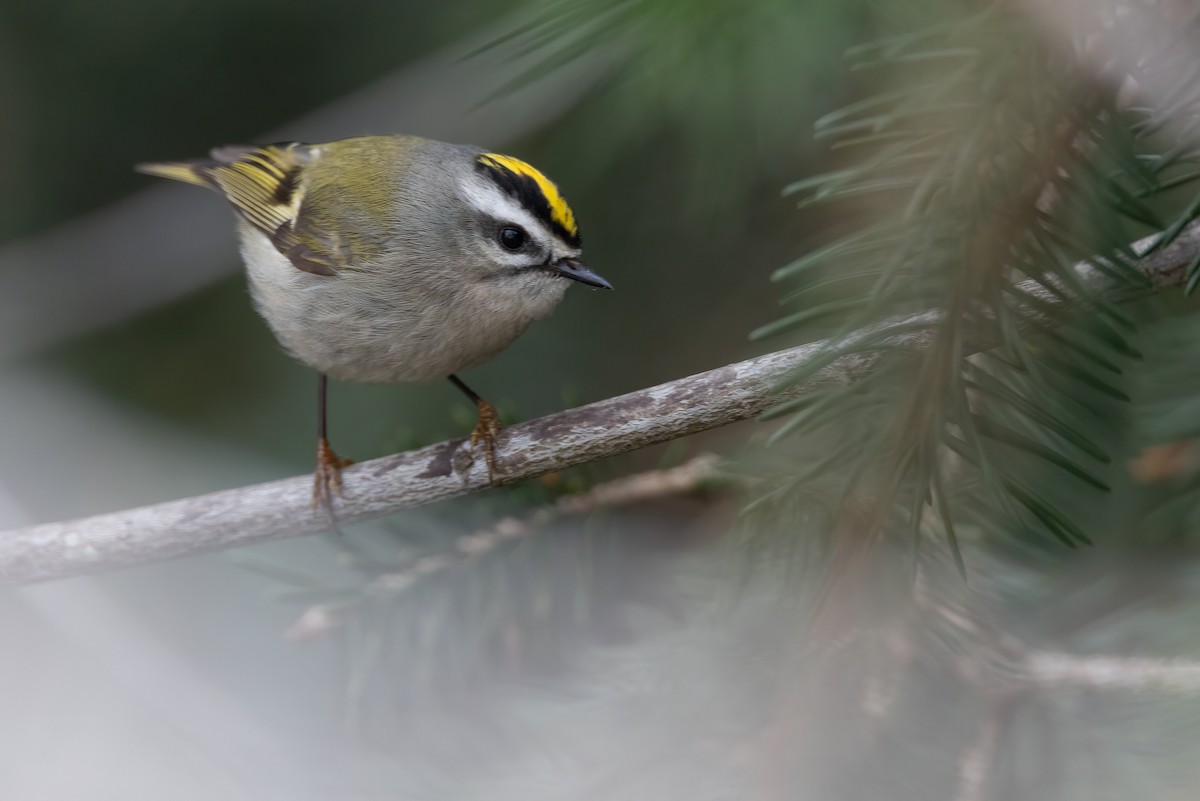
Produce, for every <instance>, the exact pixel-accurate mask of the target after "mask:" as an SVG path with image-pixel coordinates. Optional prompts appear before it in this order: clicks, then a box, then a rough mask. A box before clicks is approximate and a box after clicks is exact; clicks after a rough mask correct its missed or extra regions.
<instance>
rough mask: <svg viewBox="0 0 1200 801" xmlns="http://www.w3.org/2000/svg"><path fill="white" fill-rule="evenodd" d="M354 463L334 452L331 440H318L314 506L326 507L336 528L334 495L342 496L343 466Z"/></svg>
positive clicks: (314, 478) (331, 522)
mask: <svg viewBox="0 0 1200 801" xmlns="http://www.w3.org/2000/svg"><path fill="white" fill-rule="evenodd" d="M352 464H354V462H353V461H352V460H350V459H343V458H342V457H340V456H338V455H337V454H336V453H334V452H333V448H331V447H329V442H327V441H326V440H324V439H319V440H317V469H316V472H315V473H314V475H313V491H312V506H313V508H314V509H315V508H317V506H318V505H320V506H322V507H324V509H325V514H326V515H328V517H329V523H330V525H332V526H333V528H334V529H335V530H336V529H337V527H338V525H337V519H336V518H335V517H334V516H333V496H334V495H335V494H336V495H338V496H339V497H341V496H342V468H343V467H349V466H350V465H352Z"/></svg>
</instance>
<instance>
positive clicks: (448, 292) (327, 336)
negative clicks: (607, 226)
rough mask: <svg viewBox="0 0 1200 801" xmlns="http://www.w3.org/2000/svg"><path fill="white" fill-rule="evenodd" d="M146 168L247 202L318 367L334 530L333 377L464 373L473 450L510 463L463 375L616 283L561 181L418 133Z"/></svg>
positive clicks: (293, 347)
mask: <svg viewBox="0 0 1200 801" xmlns="http://www.w3.org/2000/svg"><path fill="white" fill-rule="evenodd" d="M209 155H210V157H209V158H207V159H194V160H187V161H167V162H147V163H143V164H138V165H136V167H135V169H136V170H137V171H138V172H141V173H144V174H147V175H151V176H156V177H159V178H166V179H170V180H174V181H181V182H183V183H186V184H192V185H196V186H201V187H206V188H208V189H213V190H216V191H217V192H218V193H219V194H221V195H222V196H223V197H224V198H225V200H227V201H228V202H229V204H230V205H231V206H232V207H233V211H234V212H235V216H236V218H237V229H238V239H239V243H240V251H241V255H242V260H243V261H244V263H245V266H246V272H247V276H248V282H249V286H250V293H251V297H252V300H253V303H254V305H255V307H256V309H257V311H258V312H259V314H261V316H262V317H263V318H264V320H265V321H266V323H267V325H268V327H269V328H270V329H271V331H272V332H273V333H274V335H275V337H276V339H277V340H278V342H279V344H280V345H281V346H282V347H283V349H284V350H285V351H287V352H288V353H289V354H290V355H291V356H292V357H294V358H295V359H296V360H298V361H299V362H301V363H302V364H304V365H306V366H308V367H310V368H312V369H313V370H315V371H316V373H317V455H316V469H315V471H314V476H313V491H312V504H313V506H314V508H315V507H317V506H318V505H320V506H322V507H323V508H324V509H325V511H326V513H327V515H328V517H329V520H330V523H331V524H332V526H333V527H334V528H336V527H337V524H336V519H335V516H334V496H335V495H337V496H343V492H342V475H341V471H342V469H343V468H344V467H346V466H347V465H349V464H351V463H352V462H351V461H350V460H349V459H344V458H342V457H341V456H339V455H338V454H337V453H336V452H335V451H334V450H333V448H332V447H331V446H330V444H329V437H328V428H327V421H326V400H327V394H328V382H329V379H330V378H333V379H336V380H343V381H358V382H366V383H393V382H422V381H430V380H434V379H449V381H450V382H451V383H452V384H453V385H454V386H455V387H457V388H458V389H459V390H460V391H462V392H463V394H465V395H466V396H467V398H468V399H469V400H470V401H471V402H472V403H473V404H475V406H476V408H477V410H478V422H477V424H476V426H475V429H474V430H473V431H472V432H471V438H470V442H471V448H472V451H473V452H475V451H476V449H477V448H479V447H480V446H482V447H483V451H484V456H485V458H486V462H487V468H488V476H489V481H492V482H494V481H495V473H496V470H497V455H496V440H497V436H498V435H499V433H500V419H499V416H498V414H497V413H496V409H495V407H494V406H492V404H490V403H488V402H487V401H486V400H484V399H483V397H481V396H480V395H479V394H478V393H476V392H475V391H474V390H473V389H471V387H469V386H468V385H467V384H466V383H465V382H464V381H463V380H462V379H461V378H459V377H458V373H460V372H462V371H464V370H467V369H469V368H472V367H475V366H477V365H480V364H482V363H484V362H486V361H488V360H489V359H491V358H493V357H494V356H496V355H497V354H499V353H500V352H501V351H503V350H504V349H505V348H507V347H508V346H509V345H510V344H512V342H513V341H514V340H516V338H517V337H519V336H520V335H521V334H522V333H523V332H524V331H525V329H526V328H527V327H528V326H529V325H530V324H531V323H533V322H534V321H535V320H539V319H542V318H544V317H546V316H548V315H549V314H550V313H551V312H552V311H553V310H554V308H555V307H556V306H557V305H558V304H559V302H560V301H561V300H562V299H563V296H564V294H565V293H566V289H567V287H568V286H569V285H571V284H572V283H579V284H583V285H586V286H589V287H594V288H604V289H612V284H610V283H609V282H608V281H607V280H605V279H604V278H602V277H600V276H599V275H598V274H596V273H595V272H593V271H592V270H590V269H588V268H587V267H586V266H584V264H583V263H582V262H581V261H580V256H581V254H582V239H581V237H580V232H579V225H578V223H577V222H576V219H575V214H574V212H573V211H572V210H571V207H570V206H569V205H568V204H567V201H566V198H565V197H564V196H563V195H562V193H561V192H560V191H559V189H558V187H557V185H556V184H554V183H553V182H552V181H551V180H550V179H548V178H547V177H546V176H545V175H544V174H543V173H542V172H541V171H539V170H538V169H537V168H535V167H533V166H532V165H530V164H528V163H527V162H525V161H522V160H520V159H518V158H515V157H513V156H508V155H504V154H501V153H496V152H492V151H489V150H487V149H485V148H481V147H477V146H474V145H460V144H450V143H447V142H441V141H437V140H434V139H427V138H423V137H418V136H409V135H402V134H397V135H389V136H360V137H353V138H347V139H340V140H336V141H332V142H326V143H323V144H305V143H301V142H281V143H276V144H268V145H228V146H225V147H219V148H214V149H213V150H212V151H210V154H209Z"/></svg>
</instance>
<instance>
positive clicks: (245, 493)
mask: <svg viewBox="0 0 1200 801" xmlns="http://www.w3.org/2000/svg"><path fill="white" fill-rule="evenodd" d="M1154 239H1155V237H1148V238H1146V239H1143V240H1141V241H1140V242H1137V243H1135V245H1134V248H1135V251H1136V252H1137V253H1139V254H1142V253H1146V251H1147V250H1148V249H1149V248H1150V246H1151V245H1152V243H1153V241H1154ZM1197 253H1200V224H1193V225H1192V226H1189V228H1188V229H1187V230H1185V231H1184V232H1183V233H1182V234H1181V235H1180V236H1179V238H1178V239H1177V240H1176V241H1175V242H1174V243H1173V244H1172V245H1171V246H1169V247H1167V248H1163V249H1161V250H1158V251H1155V252H1154V253H1152V254H1150V255H1148V256H1146V257H1144V258H1142V259H1140V260H1139V261H1138V263H1137V265H1136V266H1137V268H1138V269H1139V270H1141V271H1142V272H1143V274H1145V275H1146V276H1147V277H1148V278H1149V280H1150V283H1151V285H1152V286H1154V287H1155V288H1161V287H1166V286H1178V285H1180V284H1182V283H1183V280H1184V276H1185V273H1186V270H1187V265H1188V263H1189V262H1190V261H1191V260H1192V258H1193V257H1194V256H1195V255H1196V254H1197ZM1078 270H1079V273H1080V276H1081V278H1082V279H1083V280H1085V281H1088V282H1090V283H1093V284H1096V283H1101V282H1104V281H1105V280H1107V279H1105V277H1104V276H1103V274H1101V273H1099V272H1098V271H1097V270H1095V269H1094V268H1092V267H1090V266H1089V265H1086V264H1085V265H1080V266H1079V268H1078ZM913 319H914V320H921V319H930V320H932V319H935V318H934V317H931V316H929V315H928V314H927V315H919V316H917V317H915V318H913ZM895 322H896V321H888V323H885V325H893V324H895ZM870 333H871V332H870V331H863V332H860V336H866V335H869V334H870ZM855 338H856V337H851V340H853V339H855ZM922 340H923V333H920V332H919V333H916V334H912V335H909V336H906V337H904V338H903V341H902V342H895V343H893V344H920V343H921V342H922ZM835 344H837V343H831V342H828V341H822V342H814V343H810V344H807V345H801V346H799V347H796V348H791V349H789V350H784V351H779V352H777V353H770V354H767V355H765V356H759V357H758V358H755V359H749V360H747V361H744V362H738V363H736V364H730V365H726V366H725V367H720V368H718V369H716V370H709V371H708V372H704V373H699V374H697V375H693V376H689V377H687V378H681V379H679V380H677V381H671V382H669V383H666V384H660V385H659V386H656V387H650V388H648V389H642V390H639V391H637V392H631V393H629V394H628V395H622V396H620V397H616V398H610V399H608V400H603V401H599V402H598V403H592V404H589V405H587V406H582V407H579V408H577V409H570V410H568V411H564V412H559V413H558V414H553V415H550V416H549V417H543V418H541V419H538V420H532V421H530V422H528V423H523V424H520V425H516V426H512V427H510V428H508V429H506V430H505V431H504V432H503V433H502V435H501V437H500V439H499V443H498V444H499V449H498V452H499V465H498V471H497V476H496V483H497V484H511V483H514V482H517V481H521V480H523V479H526V478H531V477H534V476H538V475H541V474H543V473H548V472H550V471H553V470H561V469H564V468H567V467H572V466H574V465H579V464H583V463H585V462H591V461H595V460H597V459H603V458H606V457H609V456H616V455H618V454H622V453H627V452H629V451H632V450H636V449H638V448H643V447H645V446H647V445H653V444H656V443H659V442H665V441H668V440H673V439H678V438H680V437H685V436H687V435H688V434H695V433H697V432H700V431H706V430H708V429H711V428H716V427H718V426H723V425H727V424H729V423H733V422H737V421H739V420H746V419H748V418H750V417H754V416H756V415H758V414H760V413H761V412H763V411H765V410H766V409H767V408H769V407H771V406H773V405H775V404H776V403H778V402H779V401H780V400H782V399H783V398H785V397H792V396H795V395H800V394H806V393H810V392H813V391H816V390H819V389H821V388H823V387H827V386H831V385H844V384H846V383H852V382H854V381H856V380H857V379H858V378H860V377H861V376H863V375H865V374H866V373H868V372H869V371H870V370H871V369H872V367H873V366H874V363H875V357H874V356H872V355H870V354H849V355H846V356H843V357H841V358H839V359H838V360H836V361H835V362H833V363H831V364H829V365H828V366H827V367H825V368H824V369H823V370H821V371H820V372H818V373H816V374H815V375H814V376H812V377H811V378H810V379H808V380H807V381H805V382H803V383H800V384H793V385H792V386H790V387H789V388H788V390H787V394H786V395H784V394H781V393H779V392H778V391H777V387H778V385H779V384H780V382H781V381H782V380H783V379H784V378H786V377H787V376H788V375H789V374H790V373H793V372H794V371H796V370H797V369H799V368H802V367H803V366H804V365H805V364H808V363H810V362H811V361H812V360H813V359H815V358H816V357H817V356H818V355H820V354H822V353H823V352H825V351H826V349H827V348H829V347H831V346H833V345H835ZM489 486H490V483H489V480H488V471H487V467H486V465H485V464H484V463H483V461H482V460H476V459H474V458H473V454H472V452H471V449H470V446H469V444H468V443H467V442H466V441H465V440H463V439H455V440H450V441H447V442H442V443H439V444H437V445H430V446H428V447H425V448H420V449H417V450H413V451H408V452H406V453H399V454H395V455H392V456H385V457H383V458H380V459H373V460H371V461H369V462H363V463H362V464H359V465H355V466H353V467H351V468H348V469H347V470H346V471H345V473H344V487H345V498H344V499H342V500H339V501H338V502H337V513H338V517H339V520H340V521H343V522H347V523H350V522H355V521H361V520H371V519H374V518H379V517H383V516H384V515H388V514H392V513H394V512H398V511H400V510H402V509H409V508H412V507H415V506H421V505H423V504H428V503H433V502H435V501H441V500H447V499H449V498H457V497H460V496H463V495H467V494H469V493H472V492H476V491H478V490H481V489H485V488H487V487H489ZM311 489H312V478H311V477H310V476H298V477H295V478H289V479H284V480H281V481H272V482H268V483H266V484H257V485H254V486H249V487H241V488H238V489H232V490H226V491H223V492H215V493H211V494H209V495H201V496H197V497H194V498H186V499H183V500H178V501H170V502H168V503H161V504H155V505H153V506H145V507H141V508H139V509H130V510H127V511H122V512H114V513H111V514H105V515H98V516H95V517H89V518H84V519H80V520H74V521H67V522H61V523H47V524H43V525H38V526H32V527H29V528H22V529H16V530H12V531H7V532H0V583H5V584H18V583H24V582H30V581H41V580H46V579H53V578H62V577H66V576H73V575H79V574H83V573H91V572H96V571H100V570H107V569H112V568H116V567H122V566H127V565H135V564H142V563H145V562H154V561H160V560H164V559H170V558H174V557H178V556H185V555H190V554H198V553H204V552H210V551H217V550H221V549H224V548H230V547H233V546H237V545H247V544H250V543H256V542H265V541H268V540H275V539H283V538H285V537H299V536H304V535H307V534H315V533H317V532H319V531H323V530H325V529H326V528H327V527H328V526H327V521H326V519H325V517H324V515H323V514H322V513H321V512H320V511H318V510H314V509H313V508H312V506H311V505H310V493H311Z"/></svg>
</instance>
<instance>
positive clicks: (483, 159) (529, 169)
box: [479, 153, 579, 240]
mask: <svg viewBox="0 0 1200 801" xmlns="http://www.w3.org/2000/svg"><path fill="white" fill-rule="evenodd" d="M479 163H480V164H482V165H484V166H485V167H490V168H492V169H493V170H498V171H504V172H508V173H510V174H512V175H514V176H516V177H519V178H523V179H526V180H527V181H529V182H532V183H533V185H534V186H535V187H536V188H537V192H538V194H539V195H540V196H541V198H542V199H543V200H544V201H545V204H546V209H545V210H546V211H547V212H549V216H550V221H551V222H552V223H554V224H555V225H556V226H557V227H559V228H561V229H562V231H563V232H564V233H565V234H566V235H567V238H568V239H571V240H578V238H579V226H578V225H577V224H576V223H575V213H574V212H573V211H571V207H570V206H568V205H567V201H566V199H565V198H564V197H563V196H562V194H561V193H560V192H559V191H558V187H557V186H555V185H554V182H553V181H551V180H550V179H549V178H547V177H546V176H545V175H543V174H542V173H541V171H540V170H538V169H537V168H535V167H533V166H532V165H530V164H527V163H525V162H524V161H521V160H520V159H517V158H513V157H512V156H505V155H503V154H500V153H484V154H482V155H481V156H479ZM539 205H540V204H539Z"/></svg>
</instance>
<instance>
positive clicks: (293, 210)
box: [137, 142, 340, 275]
mask: <svg viewBox="0 0 1200 801" xmlns="http://www.w3.org/2000/svg"><path fill="white" fill-rule="evenodd" d="M211 155H212V159H210V160H199V161H179V162H161V163H153V164H139V165H138V166H137V170H138V171H139V172H143V173H146V174H147V175H155V176H158V177H160V178H168V179H171V180H174V181H183V182H184V183H189V184H195V185H196V186H207V187H210V188H212V189H216V190H217V191H218V192H220V193H221V194H222V195H224V196H225V199H226V200H228V201H229V202H230V203H231V204H232V205H233V207H234V209H235V210H236V211H237V213H238V214H239V215H241V216H242V218H243V219H245V220H246V222H248V223H250V224H251V225H253V226H254V227H255V228H257V229H258V230H260V231H262V232H263V233H264V234H266V235H267V236H268V237H270V239H271V243H272V244H274V245H275V247H276V249H278V250H279V252H280V253H282V254H283V255H284V256H286V257H287V259H288V260H289V261H290V262H291V263H292V264H294V265H295V266H296V268H297V269H300V270H304V271H305V272H309V273H315V274H317V275H336V274H337V271H338V267H339V266H340V264H339V261H340V259H338V258H337V257H336V255H335V253H336V251H337V248H335V247H333V246H332V245H331V243H329V242H328V241H327V240H326V238H325V237H324V236H322V235H321V232H319V231H315V230H310V227H309V226H307V225H306V222H307V220H306V219H305V218H304V212H303V208H304V184H305V181H304V168H305V165H306V164H308V163H309V162H310V160H311V159H312V154H311V152H310V150H309V148H308V147H307V146H306V145H302V144H299V143H295V142H293V143H289V144H279V145H266V146H263V147H252V146H241V145H232V146H229V147H223V148H218V149H216V150H213V151H212V154H211Z"/></svg>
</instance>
